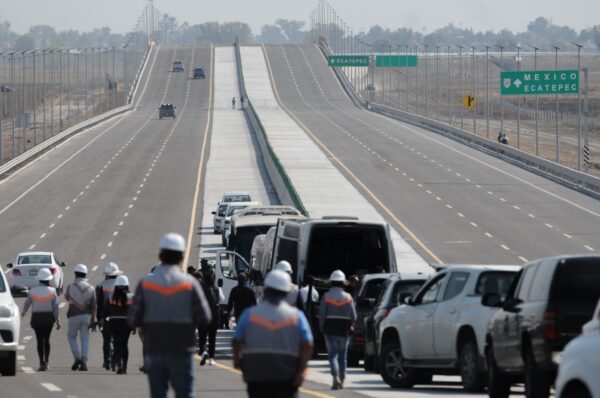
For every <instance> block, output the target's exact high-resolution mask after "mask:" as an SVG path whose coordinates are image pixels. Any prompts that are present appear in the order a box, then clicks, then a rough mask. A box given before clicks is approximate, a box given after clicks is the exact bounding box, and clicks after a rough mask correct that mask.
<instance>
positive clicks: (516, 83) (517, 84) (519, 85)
mask: <svg viewBox="0 0 600 398" xmlns="http://www.w3.org/2000/svg"><path fill="white" fill-rule="evenodd" d="M521 84H523V82H522V81H521V80H519V79H517V80H515V82H514V85H515V87H517V88H519V87H521Z"/></svg>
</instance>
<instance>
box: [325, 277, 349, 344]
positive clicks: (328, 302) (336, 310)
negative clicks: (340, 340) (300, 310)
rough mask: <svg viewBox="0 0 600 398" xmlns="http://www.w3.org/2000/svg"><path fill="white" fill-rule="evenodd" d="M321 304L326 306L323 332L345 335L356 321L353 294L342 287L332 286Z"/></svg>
mask: <svg viewBox="0 0 600 398" xmlns="http://www.w3.org/2000/svg"><path fill="white" fill-rule="evenodd" d="M321 305H323V306H325V310H324V317H325V319H324V321H323V320H322V322H323V333H325V334H329V335H334V336H345V335H347V334H348V333H349V331H350V326H351V325H352V322H353V321H354V313H355V312H354V307H353V306H354V301H353V300H352V296H351V295H350V294H348V293H346V292H345V291H344V290H343V289H341V288H332V289H330V290H329V291H328V292H327V293H325V295H324V296H323V300H322V302H321Z"/></svg>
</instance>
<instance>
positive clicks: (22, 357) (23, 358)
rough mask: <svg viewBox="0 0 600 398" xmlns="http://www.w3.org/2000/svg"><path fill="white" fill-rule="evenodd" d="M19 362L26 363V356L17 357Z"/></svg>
mask: <svg viewBox="0 0 600 398" xmlns="http://www.w3.org/2000/svg"><path fill="white" fill-rule="evenodd" d="M17 361H25V355H17Z"/></svg>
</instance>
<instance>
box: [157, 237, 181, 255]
mask: <svg viewBox="0 0 600 398" xmlns="http://www.w3.org/2000/svg"><path fill="white" fill-rule="evenodd" d="M160 248H161V249H166V250H173V251H175V252H182V253H183V252H184V251H185V239H184V238H183V236H181V235H179V234H176V233H174V232H170V233H168V234H166V235H165V236H163V237H162V239H161V240H160Z"/></svg>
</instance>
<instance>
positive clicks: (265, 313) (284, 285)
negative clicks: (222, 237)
mask: <svg viewBox="0 0 600 398" xmlns="http://www.w3.org/2000/svg"><path fill="white" fill-rule="evenodd" d="M291 284H292V283H291V278H290V276H289V274H287V273H285V272H283V271H279V270H273V271H271V272H270V273H269V274H268V275H267V277H266V278H265V294H264V300H263V301H261V302H260V304H258V305H257V306H254V307H252V308H250V309H248V310H247V311H245V312H244V313H243V315H242V316H241V318H240V319H239V321H238V324H237V327H236V329H235V335H234V338H233V364H234V367H235V368H236V369H241V370H242V374H243V376H244V381H245V382H246V383H247V384H248V387H247V391H248V396H249V397H250V398H288V397H289V398H291V397H296V396H297V392H298V388H299V387H300V386H301V385H302V383H303V382H304V378H305V376H306V367H307V364H308V360H309V359H310V357H311V355H312V349H313V336H312V333H311V331H310V325H309V323H308V321H307V320H306V317H305V316H304V313H302V311H299V310H298V309H297V308H295V307H292V306H290V305H289V304H288V303H287V302H286V301H285V298H286V296H287V294H288V293H289V291H290V289H291Z"/></svg>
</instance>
